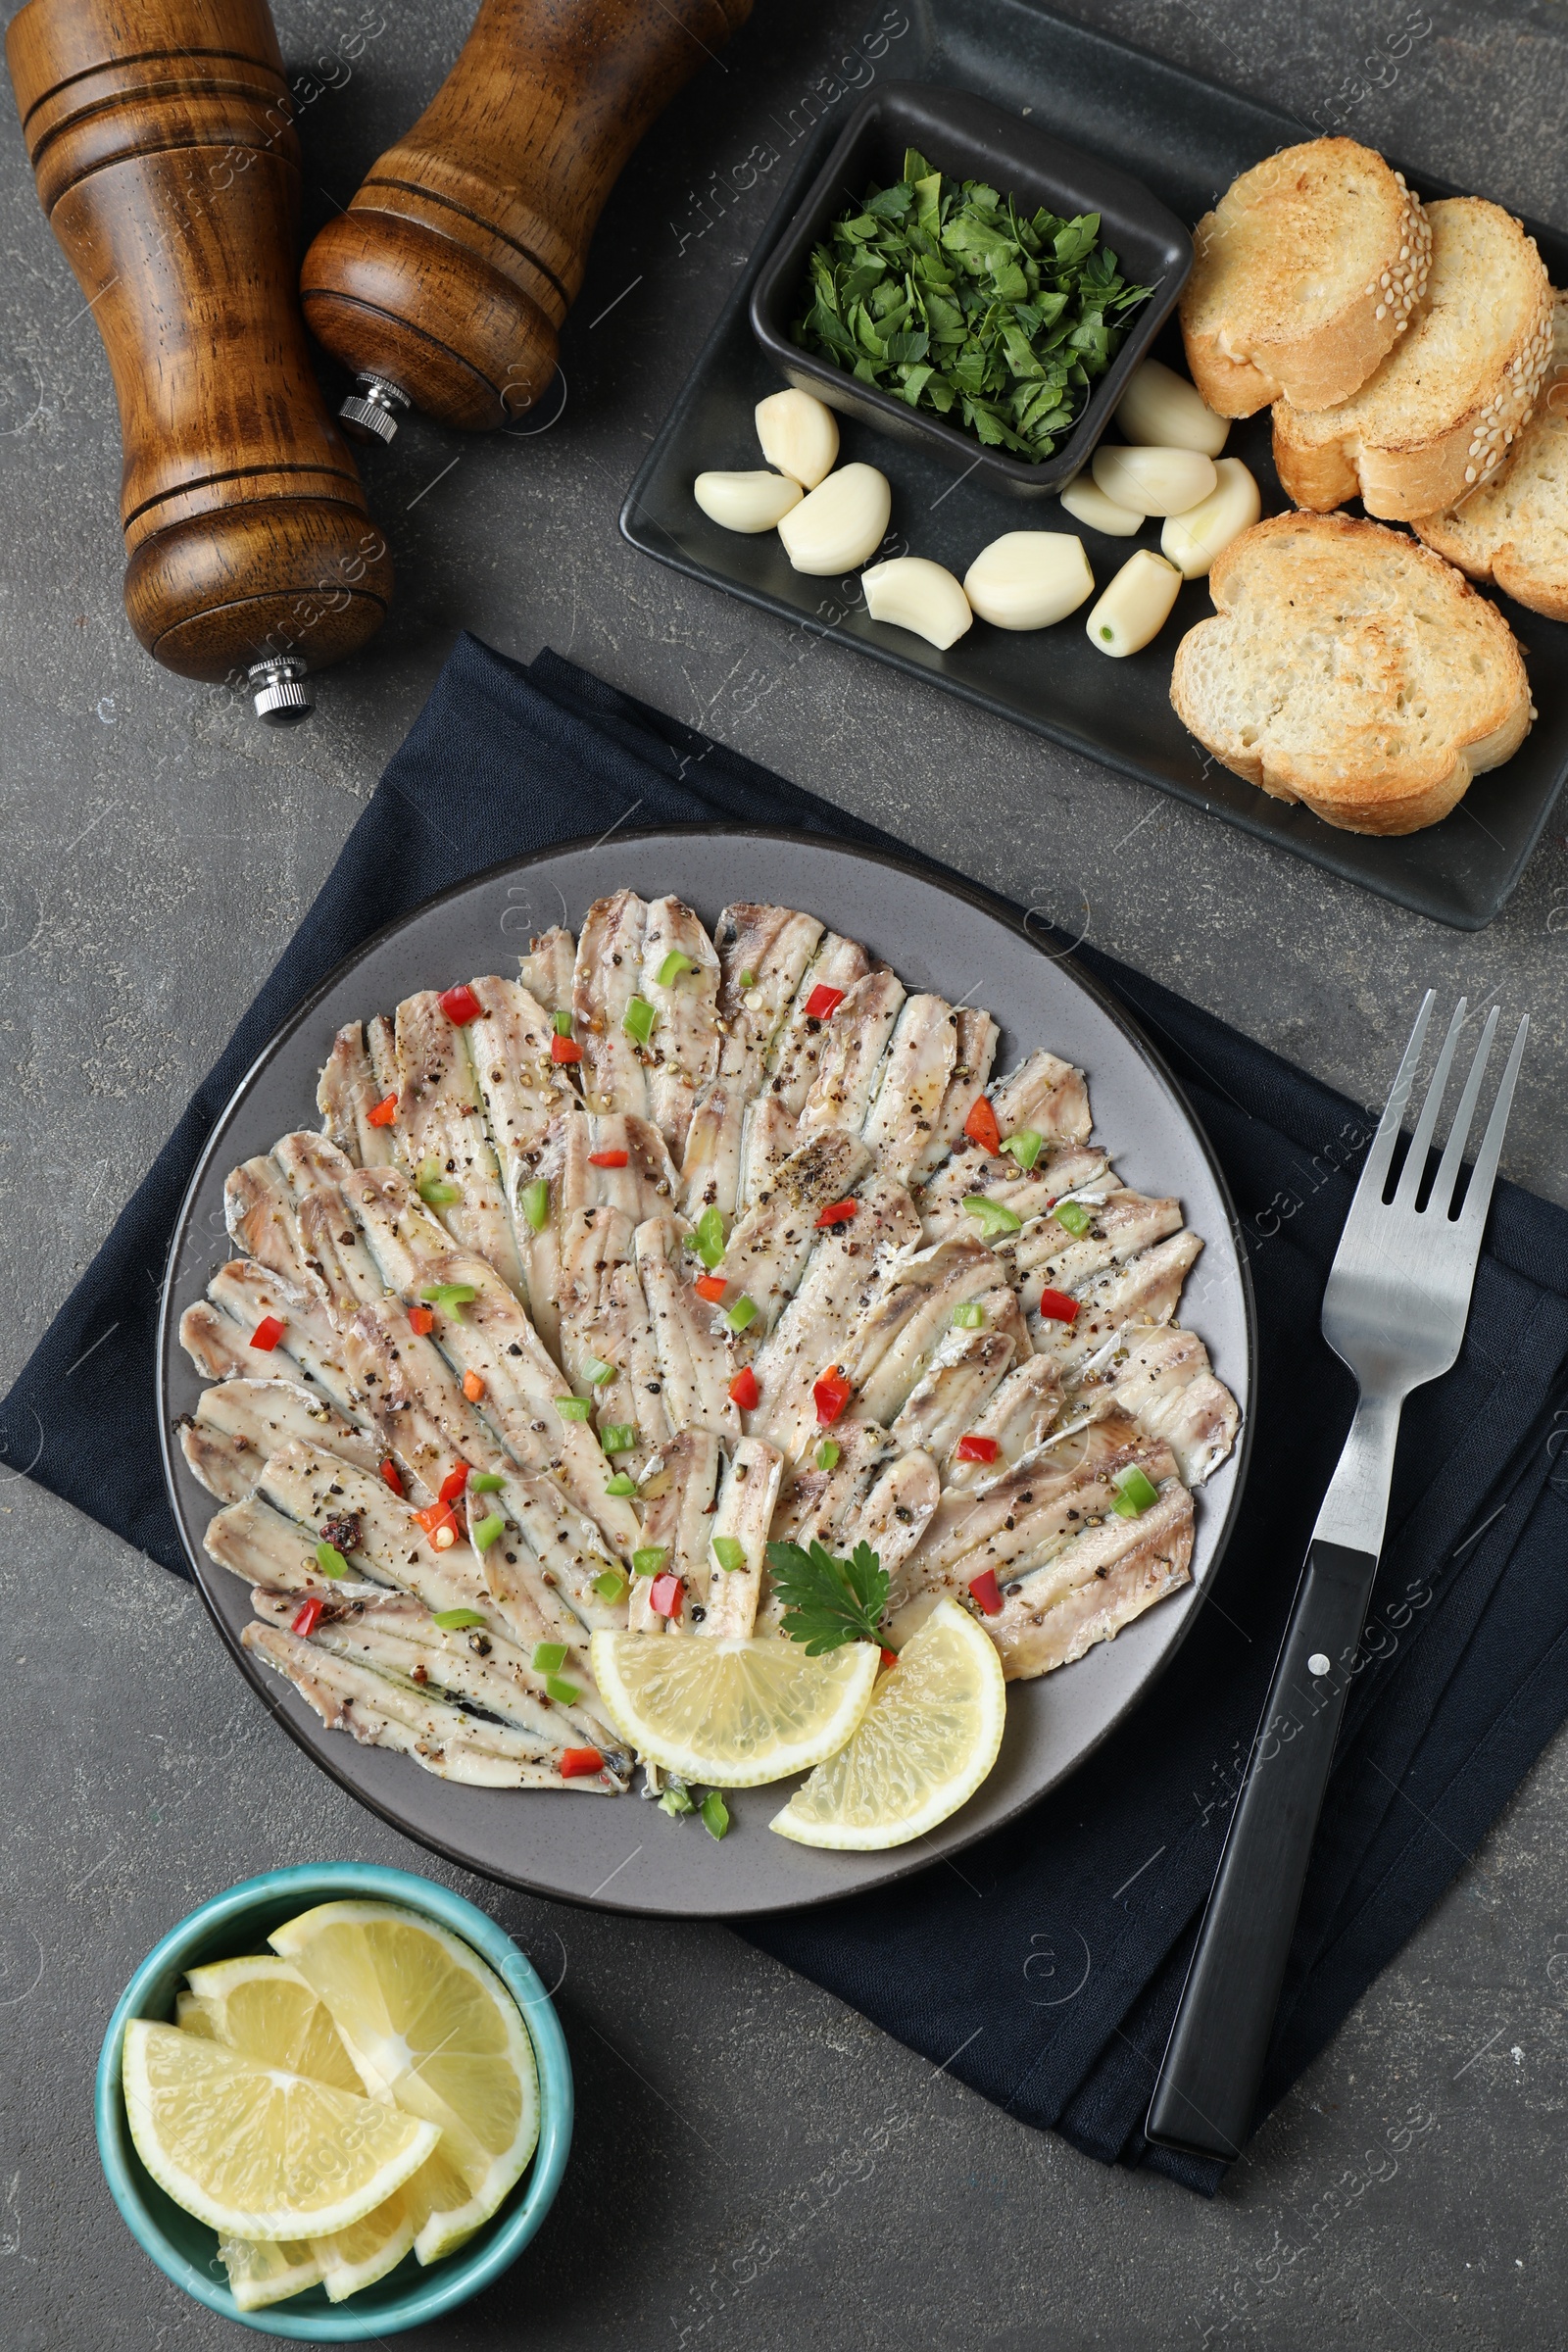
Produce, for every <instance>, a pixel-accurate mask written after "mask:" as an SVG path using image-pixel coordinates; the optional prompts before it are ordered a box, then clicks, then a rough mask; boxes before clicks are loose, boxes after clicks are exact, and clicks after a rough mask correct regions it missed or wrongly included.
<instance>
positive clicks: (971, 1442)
mask: <svg viewBox="0 0 1568 2352" xmlns="http://www.w3.org/2000/svg"><path fill="white" fill-rule="evenodd" d="M955 1451H956V1454H957V1456H958V1459H959V1461H960V1462H994V1461H995V1460H996V1458H997V1456H998V1454H999V1453H1000V1452H1001V1451H1002V1447H1001V1446H999V1445H998V1444H997V1441H996V1439H995V1438H977V1437H975V1436H974V1435H973V1433H972V1432H971V1433H970V1435H969V1436H968V1437H965V1438H960V1439H959V1440H958V1443H957V1446H956V1448H955Z"/></svg>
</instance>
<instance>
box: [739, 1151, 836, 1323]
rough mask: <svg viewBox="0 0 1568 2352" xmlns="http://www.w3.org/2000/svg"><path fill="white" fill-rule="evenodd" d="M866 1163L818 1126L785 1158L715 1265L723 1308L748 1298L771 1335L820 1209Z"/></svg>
mask: <svg viewBox="0 0 1568 2352" xmlns="http://www.w3.org/2000/svg"><path fill="white" fill-rule="evenodd" d="M870 1164H871V1154H870V1152H868V1151H867V1150H866V1148H865V1146H864V1144H862V1143H859V1142H858V1141H857V1139H856V1138H855V1137H854V1136H849V1135H841V1134H840V1133H839V1131H838V1129H837V1128H833V1127H825V1128H823V1129H822V1130H821V1132H820V1133H819V1134H817V1135H814V1136H812V1137H811V1139H810V1141H809V1143H806V1144H803V1145H802V1146H801V1148H800V1150H799V1151H798V1152H791V1154H790V1156H789V1158H788V1159H786V1160H785V1161H784V1162H783V1164H782V1166H781V1167H780V1168H779V1169H778V1171H777V1173H776V1174H775V1176H774V1177H773V1179H772V1181H771V1183H770V1185H769V1186H768V1188H767V1190H766V1191H765V1192H764V1193H762V1194H760V1196H759V1198H758V1201H757V1203H756V1205H755V1207H753V1208H750V1209H748V1211H747V1213H746V1214H745V1216H744V1217H742V1218H741V1219H740V1221H739V1223H738V1224H737V1225H736V1227H735V1230H734V1231H733V1233H732V1234H731V1235H730V1237H729V1241H728V1244H727V1245H726V1247H725V1250H724V1255H723V1257H722V1259H721V1260H720V1263H719V1269H718V1270H719V1271H720V1272H721V1273H722V1275H723V1277H724V1280H725V1283H726V1285H727V1286H728V1287H727V1292H726V1301H725V1303H726V1305H727V1306H729V1305H733V1303H734V1301H735V1299H738V1298H742V1297H744V1298H747V1299H751V1301H752V1303H753V1305H754V1306H755V1307H756V1308H757V1320H758V1328H759V1331H760V1333H766V1332H769V1331H771V1330H772V1328H773V1326H774V1324H775V1323H776V1322H777V1321H778V1319H779V1316H780V1315H781V1314H782V1313H783V1311H784V1308H785V1306H786V1305H787V1304H788V1302H789V1299H790V1297H791V1294H792V1293H793V1291H794V1290H795V1287H796V1285H797V1283H798V1282H799V1281H800V1279H801V1276H802V1274H803V1273H804V1272H805V1269H806V1263H807V1260H808V1258H809V1256H810V1253H811V1247H812V1244H813V1243H814V1242H815V1240H816V1236H817V1231H818V1227H817V1223H816V1220H817V1217H818V1216H819V1215H820V1213H821V1211H822V1210H823V1209H824V1208H827V1207H828V1206H830V1205H831V1204H832V1203H833V1202H835V1201H842V1200H844V1199H846V1198H847V1197H848V1195H849V1194H851V1193H852V1192H853V1191H854V1190H855V1187H856V1186H857V1185H858V1182H859V1181H860V1178H861V1177H862V1176H863V1175H864V1174H865V1172H866V1170H867V1168H868V1167H869V1166H870Z"/></svg>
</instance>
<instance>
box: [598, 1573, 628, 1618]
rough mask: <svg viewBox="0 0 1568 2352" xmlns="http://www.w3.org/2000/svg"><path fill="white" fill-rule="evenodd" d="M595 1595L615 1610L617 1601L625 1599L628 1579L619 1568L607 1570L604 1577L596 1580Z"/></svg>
mask: <svg viewBox="0 0 1568 2352" xmlns="http://www.w3.org/2000/svg"><path fill="white" fill-rule="evenodd" d="M594 1593H595V1596H596V1598H598V1599H600V1600H602V1601H605V1602H607V1603H608V1604H609V1606H611V1607H612V1608H613V1606H614V1604H615V1602H616V1601H617V1600H623V1599H624V1598H625V1595H626V1579H625V1578H624V1577H623V1576H622V1575H621V1573H620V1570H619V1569H618V1568H607V1569H606V1570H605V1572H604V1574H603V1575H602V1576H596V1577H595V1578H594Z"/></svg>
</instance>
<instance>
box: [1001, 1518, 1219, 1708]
mask: <svg viewBox="0 0 1568 2352" xmlns="http://www.w3.org/2000/svg"><path fill="white" fill-rule="evenodd" d="M1192 1555H1193V1498H1192V1496H1191V1495H1189V1494H1188V1492H1187V1490H1186V1488H1185V1487H1183V1486H1182V1485H1181V1484H1180V1482H1179V1481H1178V1480H1176V1479H1172V1480H1171V1481H1170V1483H1169V1484H1168V1485H1167V1486H1165V1487H1163V1488H1162V1489H1161V1490H1160V1495H1159V1500H1158V1501H1157V1502H1156V1503H1153V1504H1152V1506H1151V1507H1150V1509H1148V1510H1147V1511H1145V1512H1144V1513H1143V1514H1142V1515H1141V1516H1140V1517H1139V1518H1137V1519H1109V1520H1106V1521H1105V1522H1104V1523H1103V1525H1102V1526H1100V1527H1097V1528H1093V1529H1091V1530H1090V1531H1089V1532H1088V1533H1087V1534H1085V1535H1082V1536H1080V1537H1078V1538H1077V1539H1076V1541H1075V1542H1074V1543H1073V1544H1069V1545H1068V1546H1067V1547H1066V1548H1065V1549H1064V1550H1063V1551H1061V1552H1058V1553H1057V1554H1056V1556H1055V1558H1054V1560H1053V1561H1052V1562H1051V1564H1050V1566H1049V1567H1047V1568H1045V1569H1042V1570H1041V1571H1040V1572H1039V1574H1038V1575H1036V1576H1030V1577H1025V1578H1024V1579H1023V1580H1022V1589H1021V1591H1020V1592H1019V1593H1017V1594H1015V1595H1013V1596H1011V1597H1009V1598H1007V1599H1005V1601H1004V1603H1003V1610H1002V1615H1001V1616H1000V1617H996V1618H991V1619H988V1620H987V1631H988V1632H990V1633H991V1635H992V1638H993V1639H994V1641H995V1642H996V1644H997V1647H998V1648H999V1649H1000V1650H1001V1652H1002V1671H1003V1673H1004V1674H1005V1675H1006V1677H1007V1678H1008V1680H1009V1681H1011V1682H1021V1681H1026V1680H1028V1679H1029V1678H1030V1677H1032V1676H1034V1675H1039V1674H1052V1673H1054V1671H1055V1669H1056V1668H1057V1667H1058V1666H1069V1665H1071V1663H1072V1661H1073V1659H1074V1658H1081V1657H1082V1656H1083V1654H1084V1652H1085V1651H1086V1650H1088V1649H1090V1648H1092V1647H1093V1646H1094V1644H1095V1643H1096V1642H1113V1641H1114V1640H1115V1638H1116V1636H1117V1634H1119V1633H1120V1632H1121V1630H1122V1628H1123V1626H1125V1625H1130V1624H1131V1623H1132V1621H1133V1619H1134V1618H1135V1617H1141V1616H1142V1615H1143V1613H1144V1611H1145V1610H1146V1609H1150V1608H1152V1607H1153V1605H1154V1603H1155V1601H1156V1600H1163V1599H1164V1598H1165V1595H1166V1594H1167V1593H1174V1592H1175V1591H1177V1590H1178V1588H1179V1587H1180V1586H1182V1585H1185V1584H1187V1583H1188V1582H1189V1581H1190V1579H1191V1574H1192Z"/></svg>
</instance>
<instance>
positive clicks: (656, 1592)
mask: <svg viewBox="0 0 1568 2352" xmlns="http://www.w3.org/2000/svg"><path fill="white" fill-rule="evenodd" d="M682 1591H683V1587H682V1585H681V1581H680V1578H679V1577H678V1576H656V1577H655V1579H654V1581H653V1585H652V1587H651V1588H650V1590H649V1594H648V1606H649V1607H650V1608H651V1609H652V1610H653V1611H654V1613H655V1615H656V1616H659V1617H671V1618H673V1617H678V1616H679V1615H680V1597H681V1593H682Z"/></svg>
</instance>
